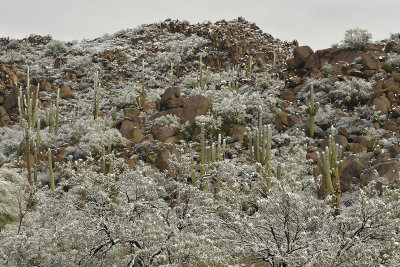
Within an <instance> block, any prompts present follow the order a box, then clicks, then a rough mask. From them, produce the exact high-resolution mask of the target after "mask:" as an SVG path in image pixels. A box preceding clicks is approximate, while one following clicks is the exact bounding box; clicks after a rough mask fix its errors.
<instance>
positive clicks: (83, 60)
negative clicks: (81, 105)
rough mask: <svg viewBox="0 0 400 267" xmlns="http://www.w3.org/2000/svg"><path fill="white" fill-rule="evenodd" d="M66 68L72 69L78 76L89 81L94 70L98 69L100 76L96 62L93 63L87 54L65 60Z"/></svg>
mask: <svg viewBox="0 0 400 267" xmlns="http://www.w3.org/2000/svg"><path fill="white" fill-rule="evenodd" d="M65 68H66V69H72V70H74V72H75V73H76V75H77V76H78V77H80V78H82V77H84V78H86V79H87V80H89V81H92V80H93V77H94V74H95V73H96V71H99V76H100V77H101V73H102V71H101V70H102V69H101V66H100V65H99V64H97V63H93V62H92V60H91V58H90V57H89V56H86V55H85V56H77V57H74V58H72V59H69V60H68V61H67V64H66V65H65Z"/></svg>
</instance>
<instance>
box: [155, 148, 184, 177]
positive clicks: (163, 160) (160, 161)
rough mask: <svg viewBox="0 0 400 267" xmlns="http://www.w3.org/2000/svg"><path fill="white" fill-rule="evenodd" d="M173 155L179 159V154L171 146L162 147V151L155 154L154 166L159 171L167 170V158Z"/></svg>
mask: <svg viewBox="0 0 400 267" xmlns="http://www.w3.org/2000/svg"><path fill="white" fill-rule="evenodd" d="M171 154H174V155H175V156H176V157H177V158H178V159H179V152H178V151H177V150H176V148H175V147H174V146H172V145H168V146H164V147H163V149H162V150H161V151H160V152H159V153H158V154H157V156H156V159H155V166H156V167H157V168H158V169H159V170H160V171H165V170H169V168H170V166H169V162H168V161H169V158H170V156H171Z"/></svg>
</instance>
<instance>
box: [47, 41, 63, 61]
mask: <svg viewBox="0 0 400 267" xmlns="http://www.w3.org/2000/svg"><path fill="white" fill-rule="evenodd" d="M65 52H67V46H66V45H65V44H64V42H63V41H59V40H51V41H50V42H49V43H48V44H47V45H46V47H45V55H46V56H50V57H59V56H61V55H62V54H64V53H65Z"/></svg>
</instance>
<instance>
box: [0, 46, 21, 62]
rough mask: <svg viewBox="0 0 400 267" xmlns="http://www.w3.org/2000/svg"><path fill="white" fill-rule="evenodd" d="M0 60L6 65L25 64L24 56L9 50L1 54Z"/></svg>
mask: <svg viewBox="0 0 400 267" xmlns="http://www.w3.org/2000/svg"><path fill="white" fill-rule="evenodd" d="M0 60H1V61H4V62H6V63H7V64H8V65H15V64H25V61H26V56H25V55H24V54H22V53H20V52H16V51H14V50H11V51H8V52H6V53H5V54H4V55H2V56H1V57H0Z"/></svg>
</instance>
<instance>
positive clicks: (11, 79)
mask: <svg viewBox="0 0 400 267" xmlns="http://www.w3.org/2000/svg"><path fill="white" fill-rule="evenodd" d="M0 80H2V81H4V82H5V84H7V85H9V86H14V85H15V84H16V83H19V79H18V76H17V75H16V74H15V73H14V71H12V70H11V69H10V68H9V67H8V66H7V65H6V64H5V63H2V62H0Z"/></svg>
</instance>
